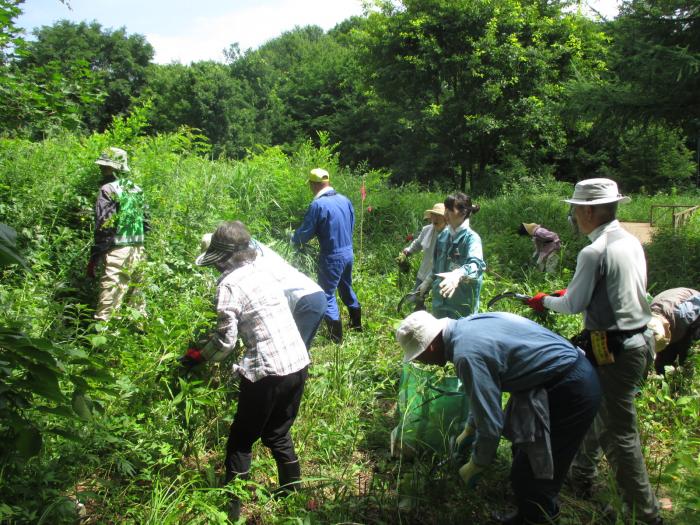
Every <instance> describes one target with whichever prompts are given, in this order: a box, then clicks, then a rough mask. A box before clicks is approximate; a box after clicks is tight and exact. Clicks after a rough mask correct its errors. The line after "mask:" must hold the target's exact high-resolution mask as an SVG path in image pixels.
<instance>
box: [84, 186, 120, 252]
mask: <svg viewBox="0 0 700 525" xmlns="http://www.w3.org/2000/svg"><path fill="white" fill-rule="evenodd" d="M115 195H116V194H115V193H114V191H112V188H111V186H109V185H105V186H102V188H100V192H99V194H98V195H97V202H95V234H94V237H95V242H94V244H93V246H92V251H91V255H90V260H92V261H96V260H97V259H99V258H100V257H102V256H103V255H104V254H105V253H106V252H107V251H108V250H109V248H110V246H111V245H112V239H113V238H114V234H115V231H116V227H115V226H114V225H113V224H111V223H110V222H111V221H110V219H111V220H112V221H113V218H114V217H115V214H116V213H117V210H118V208H119V204H118V202H117V199H116V198H115Z"/></svg>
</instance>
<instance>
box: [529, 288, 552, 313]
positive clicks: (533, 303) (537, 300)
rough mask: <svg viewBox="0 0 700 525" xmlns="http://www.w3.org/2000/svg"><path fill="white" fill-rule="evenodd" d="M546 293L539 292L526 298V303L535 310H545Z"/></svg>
mask: <svg viewBox="0 0 700 525" xmlns="http://www.w3.org/2000/svg"><path fill="white" fill-rule="evenodd" d="M545 297H547V294H546V293H543V292H537V293H536V294H535V295H534V296H533V297H530V298H529V299H525V304H526V305H528V306H529V307H530V308H532V309H533V310H534V311H535V312H544V298H545Z"/></svg>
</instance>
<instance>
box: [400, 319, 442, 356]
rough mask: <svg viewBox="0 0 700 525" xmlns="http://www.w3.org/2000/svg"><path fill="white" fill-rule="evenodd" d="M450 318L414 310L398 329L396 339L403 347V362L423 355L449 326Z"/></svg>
mask: <svg viewBox="0 0 700 525" xmlns="http://www.w3.org/2000/svg"><path fill="white" fill-rule="evenodd" d="M448 321H449V319H448V318H444V319H435V317H433V316H432V315H431V314H429V313H428V312H426V311H425V310H419V311H418V312H413V313H412V314H411V315H409V316H408V317H406V319H404V320H403V321H401V324H400V325H399V327H398V328H397V330H396V340H397V341H398V343H399V344H400V345H401V348H403V362H404V363H408V362H409V361H413V360H414V359H415V358H416V357H418V356H419V355H421V354H422V353H423V352H425V350H426V349H427V348H428V346H430V343H432V342H433V340H434V339H435V338H436V337H437V336H438V334H439V333H440V332H442V330H443V328H445V326H447V323H448Z"/></svg>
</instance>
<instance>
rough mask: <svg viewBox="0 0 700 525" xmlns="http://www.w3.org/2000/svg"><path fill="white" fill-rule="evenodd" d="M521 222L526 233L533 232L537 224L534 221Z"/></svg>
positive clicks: (530, 233)
mask: <svg viewBox="0 0 700 525" xmlns="http://www.w3.org/2000/svg"><path fill="white" fill-rule="evenodd" d="M521 224H522V225H523V228H525V231H526V232H527V234H528V235H532V234H533V233H535V229H536V228H537V227H538V226H539V224H535V223H534V222H523V223H521Z"/></svg>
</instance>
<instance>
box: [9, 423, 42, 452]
mask: <svg viewBox="0 0 700 525" xmlns="http://www.w3.org/2000/svg"><path fill="white" fill-rule="evenodd" d="M41 444H42V439H41V433H40V432H39V430H38V429H36V428H35V427H33V426H25V427H21V428H19V429H18V430H17V437H16V438H15V449H16V450H17V452H19V453H20V454H21V455H22V456H24V457H25V458H31V457H33V456H36V455H37V454H38V453H39V451H40V450H41Z"/></svg>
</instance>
